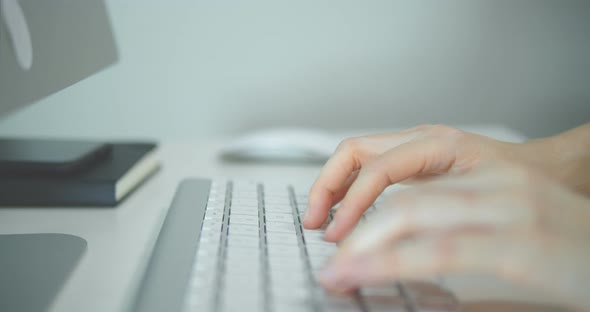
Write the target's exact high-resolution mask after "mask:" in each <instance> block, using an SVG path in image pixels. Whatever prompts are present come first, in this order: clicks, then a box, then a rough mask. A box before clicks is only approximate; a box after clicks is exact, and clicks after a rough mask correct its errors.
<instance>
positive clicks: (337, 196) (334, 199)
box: [331, 170, 359, 207]
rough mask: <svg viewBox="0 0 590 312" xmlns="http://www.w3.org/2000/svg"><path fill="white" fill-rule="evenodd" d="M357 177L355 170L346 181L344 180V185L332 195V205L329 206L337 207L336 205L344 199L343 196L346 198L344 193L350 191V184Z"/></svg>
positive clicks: (357, 173) (357, 172)
mask: <svg viewBox="0 0 590 312" xmlns="http://www.w3.org/2000/svg"><path fill="white" fill-rule="evenodd" d="M358 175H359V171H358V170H356V171H354V172H353V173H352V175H351V176H350V177H348V180H346V183H345V184H344V186H343V187H342V188H341V189H340V190H339V191H338V192H337V193H336V194H334V196H332V204H331V206H332V207H333V206H334V205H337V204H338V203H340V201H342V199H343V198H344V196H346V193H348V190H349V189H350V187H351V186H352V184H353V183H354V181H356V178H357V177H358Z"/></svg>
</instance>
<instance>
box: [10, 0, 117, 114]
mask: <svg viewBox="0 0 590 312" xmlns="http://www.w3.org/2000/svg"><path fill="white" fill-rule="evenodd" d="M117 58H118V57H117V49H116V46H115V40H114V37H113V31H112V29H111V24H110V21H109V17H108V14H107V8H106V5H105V3H104V0H52V1H45V0H0V118H2V117H3V116H5V115H6V114H8V113H10V112H13V111H15V110H17V109H19V108H21V107H23V106H25V105H27V104H30V103H34V102H36V101H38V100H40V99H42V98H44V97H47V96H48V95H51V94H53V93H56V92H58V91H59V90H61V89H64V88H66V87H68V86H71V85H72V84H75V83H76V82H78V81H80V80H82V79H84V78H86V77H89V76H91V75H93V74H94V73H96V72H98V71H100V70H102V69H104V68H106V67H108V66H110V65H112V64H114V63H115V62H116V61H117Z"/></svg>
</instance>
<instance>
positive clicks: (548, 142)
mask: <svg viewBox="0 0 590 312" xmlns="http://www.w3.org/2000/svg"><path fill="white" fill-rule="evenodd" d="M490 161H511V162H514V163H519V164H521V165H523V166H527V167H530V168H532V169H534V170H538V171H540V172H542V173H544V174H546V175H547V176H549V177H551V178H553V179H555V180H557V181H559V182H560V183H563V184H564V185H566V186H567V187H569V188H572V189H574V190H576V191H578V192H582V193H590V123H588V124H586V125H583V126H580V127H578V128H576V129H573V130H570V131H567V132H564V133H562V134H559V135H557V136H553V137H549V138H544V139H537V140H532V141H529V142H526V143H520V144H519V143H508V142H501V141H497V140H493V139H491V138H488V137H485V136H481V135H476V134H472V133H468V132H464V131H461V130H458V129H454V128H451V127H447V126H440V125H436V126H430V125H427V126H419V127H416V128H412V129H408V130H404V131H401V132H396V133H385V134H378V135H371V136H365V137H357V138H350V139H347V140H345V141H343V142H342V143H341V144H340V145H339V147H338V148H337V149H336V152H335V153H334V155H333V156H332V157H331V158H330V160H328V162H327V163H326V165H325V166H324V168H322V170H321V172H320V175H319V177H318V178H317V180H316V181H315V183H314V185H313V186H312V189H311V191H310V193H309V207H308V209H307V212H306V213H307V214H306V216H305V218H304V226H305V227H306V228H310V229H314V228H318V227H319V226H321V225H322V224H323V223H324V222H325V221H326V219H327V217H328V212H329V209H330V208H331V207H332V206H334V205H335V204H336V203H338V202H340V208H339V209H338V212H337V213H336V214H335V215H334V219H333V221H332V223H331V224H330V227H329V228H328V229H327V232H326V237H325V238H326V240H328V241H338V240H340V239H342V238H344V236H345V235H346V234H347V233H348V232H349V231H350V230H351V229H352V228H353V227H354V226H355V225H356V223H357V222H358V220H359V219H360V217H361V215H362V214H363V213H364V211H365V210H366V209H367V208H368V207H369V206H370V205H371V204H372V203H373V202H374V201H375V199H376V198H377V197H378V196H379V195H380V194H381V193H382V192H383V190H384V189H385V188H386V187H387V186H389V185H392V184H395V183H409V182H416V180H418V181H421V180H424V179H428V178H431V177H433V176H439V175H461V174H465V173H467V172H469V171H471V170H473V169H475V168H477V167H478V166H480V165H481V164H485V163H488V162H490Z"/></svg>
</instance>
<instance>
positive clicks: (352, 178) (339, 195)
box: [303, 170, 358, 228]
mask: <svg viewBox="0 0 590 312" xmlns="http://www.w3.org/2000/svg"><path fill="white" fill-rule="evenodd" d="M357 176H358V170H356V171H353V173H352V175H351V176H350V177H348V179H347V180H346V182H345V184H344V186H343V187H342V188H341V189H340V190H339V191H338V192H336V193H335V194H333V195H332V200H331V201H330V204H329V207H330V208H331V207H333V206H334V205H336V204H338V203H339V202H340V201H341V200H342V198H344V196H345V195H346V192H348V189H349V188H350V186H351V185H352V183H353V182H354V181H355V180H356V178H357ZM329 211H330V210H329V209H328V210H325V216H324V215H323V214H322V213H323V212H324V211H321V212H320V213H319V215H320V216H321V218H322V220H324V221H325V220H326V219H327V217H328V213H329ZM309 215H310V209H309V206H308V207H307V208H306V210H305V216H304V218H303V226H304V227H306V228H315V227H312V226H310V225H309V224H308V222H309V221H306V220H308V219H309ZM317 215H318V214H317V213H316V216H317Z"/></svg>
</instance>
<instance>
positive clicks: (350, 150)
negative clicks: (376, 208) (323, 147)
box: [303, 144, 362, 228]
mask: <svg viewBox="0 0 590 312" xmlns="http://www.w3.org/2000/svg"><path fill="white" fill-rule="evenodd" d="M361 161H362V159H361V158H360V157H359V152H358V151H355V148H354V147H352V146H350V144H349V145H341V146H340V147H339V148H338V150H337V151H336V152H335V153H334V155H333V156H332V157H331V158H330V159H329V160H328V162H327V163H326V164H325V165H324V167H323V168H322V170H321V171H320V175H319V177H318V178H317V179H316V181H315V182H314V184H313V186H312V187H311V190H310V192H309V204H308V208H307V212H306V215H305V218H304V220H303V224H304V226H305V227H306V228H317V227H319V226H320V225H322V224H323V223H324V222H325V221H326V219H327V218H328V211H329V210H330V208H332V203H333V198H334V197H335V195H336V194H337V193H338V192H339V191H340V190H341V189H342V188H343V186H344V185H345V184H346V181H347V180H348V178H349V177H350V176H351V175H352V173H353V172H354V171H358V169H360V167H361Z"/></svg>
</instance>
